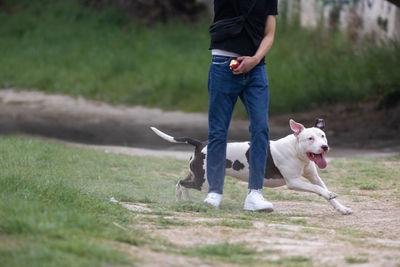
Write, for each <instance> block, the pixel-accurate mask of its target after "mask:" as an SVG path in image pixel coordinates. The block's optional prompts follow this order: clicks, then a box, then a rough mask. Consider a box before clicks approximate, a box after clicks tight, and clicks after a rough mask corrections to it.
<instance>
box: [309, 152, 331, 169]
mask: <svg viewBox="0 0 400 267" xmlns="http://www.w3.org/2000/svg"><path fill="white" fill-rule="evenodd" d="M307 157H308V158H309V159H310V160H311V161H314V162H315V164H317V166H318V168H320V169H325V168H326V166H327V165H328V163H326V160H325V152H322V153H321V154H314V153H312V152H307Z"/></svg>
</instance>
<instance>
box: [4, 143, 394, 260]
mask: <svg viewBox="0 0 400 267" xmlns="http://www.w3.org/2000/svg"><path fill="white" fill-rule="evenodd" d="M385 161H396V162H397V161H399V159H398V158H390V159H379V160H369V159H348V160H346V161H342V160H333V161H332V162H331V164H330V166H331V167H330V168H329V169H328V170H327V171H326V173H324V180H326V182H327V184H328V186H330V185H331V184H334V185H335V186H336V187H337V188H341V189H343V188H346V190H347V191H346V190H345V191H344V194H345V195H346V194H348V195H350V196H351V195H352V193H351V192H350V190H352V189H354V188H356V189H357V188H358V186H359V184H362V180H365V181H369V180H371V181H372V180H373V179H375V178H376V175H377V172H379V173H380V176H378V177H377V178H379V181H377V182H376V183H377V185H378V189H379V190H381V189H383V190H389V189H390V190H391V191H393V192H397V191H398V189H396V188H399V187H398V182H399V181H398V178H397V177H399V171H400V170H399V169H398V168H386V167H385V166H386V165H384V164H383V163H384V162H385ZM374 169H376V170H377V171H374ZM0 170H1V172H0V214H1V216H0V265H1V266H27V265H29V266H99V265H110V266H124V265H132V264H133V263H134V262H136V260H137V259H136V258H134V257H133V256H131V255H129V254H128V253H126V252H125V250H123V249H121V246H125V247H126V246H136V247H139V248H143V249H151V250H157V251H160V252H163V253H171V254H174V255H175V254H178V255H180V256H184V257H197V258H200V259H204V260H206V262H229V263H236V264H243V263H248V264H271V265H285V266H297V265H300V266H309V265H312V259H311V258H307V257H285V256H284V255H280V252H276V251H270V250H268V249H267V248H266V249H265V250H262V251H260V250H255V249H254V247H253V246H251V244H247V243H239V244H238V243H230V242H227V243H221V244H214V245H212V244H204V245H193V246H188V247H186V246H185V247H184V246H179V245H175V244H171V243H169V241H168V240H165V239H163V238H160V237H157V236H155V237H154V236H150V235H149V232H148V231H146V230H145V229H148V228H149V229H162V230H164V229H168V228H174V229H176V228H178V229H185V228H187V227H194V228H196V227H197V226H198V227H211V228H212V227H214V226H223V227H225V228H227V229H223V231H226V232H227V233H229V234H232V233H235V231H238V232H243V231H244V232H247V231H256V230H258V229H255V227H254V225H253V222H254V221H259V222H262V223H264V224H265V225H266V227H270V226H268V225H269V224H282V225H297V226H300V227H301V226H312V230H304V231H300V233H305V234H308V235H311V234H316V233H318V232H320V230H321V231H322V230H324V231H325V230H334V232H335V233H337V234H335V236H336V238H337V239H339V240H340V238H344V240H347V241H349V242H351V243H357V242H358V243H360V242H362V240H364V239H365V238H369V237H377V235H376V234H373V233H370V232H366V231H361V230H358V229H353V228H349V227H341V228H335V227H328V228H326V227H325V226H324V225H323V222H321V221H319V222H320V224H319V223H316V222H315V219H317V218H312V216H311V217H310V214H307V213H304V214H303V213H281V212H279V211H276V212H274V213H270V214H265V213H252V212H246V211H243V209H242V207H243V206H242V205H243V200H244V197H245V195H246V191H247V187H246V186H244V185H243V183H242V182H240V181H238V180H236V179H231V178H227V179H226V184H225V193H224V202H223V204H222V206H221V208H220V209H218V210H216V209H214V208H210V207H209V206H207V205H205V204H204V203H203V202H202V200H203V198H204V193H200V192H197V191H194V190H191V192H190V194H191V197H192V199H193V200H192V201H189V202H176V201H175V195H174V190H175V184H176V182H177V181H178V180H180V179H182V178H184V177H185V176H186V170H187V162H186V161H179V160H174V159H170V158H164V159H158V158H150V157H132V156H123V155H114V154H110V153H105V152H102V151H92V150H85V149H79V148H72V147H66V146H63V145H55V144H50V143H46V142H43V141H35V140H31V139H29V138H23V137H4V136H3V137H0ZM160 173H162V174H164V175H160ZM325 176H326V179H325ZM336 176H337V177H336ZM353 176H354V177H357V179H355V180H353V181H352V183H350V182H349V183H347V182H346V181H345V179H346V178H348V177H353ZM378 189H377V190H378ZM360 190H362V189H360ZM396 190H397V191H396ZM276 191H277V192H279V193H276V194H281V195H289V196H290V195H291V194H292V192H291V191H290V190H276ZM363 191H366V192H370V191H371V190H363ZM155 192H156V193H155ZM268 194H269V191H268V192H265V195H266V196H267V198H268ZM304 194H306V193H304ZM111 197H114V198H116V199H117V200H121V201H126V202H134V203H145V204H146V205H147V207H148V208H150V209H151V210H152V211H151V212H138V211H136V212H132V211H128V210H127V209H125V208H123V207H121V206H120V205H118V204H115V203H111V202H110V201H109V200H110V198H111ZM276 197H277V196H276ZM386 197H387V198H392V199H394V201H397V202H398V198H396V197H395V195H393V194H388V195H387V196H386ZM279 199H280V201H287V205H290V202H291V201H309V200H308V199H307V198H306V199H296V200H293V199H292V198H290V197H280V198H279ZM326 205H327V207H326V208H327V209H328V204H326ZM183 217H201V218H205V219H207V218H210V219H211V218H223V220H222V221H217V222H215V221H213V220H212V219H211V220H209V221H207V220H204V221H196V220H193V221H190V219H189V220H188V221H186V220H182V219H180V218H183ZM332 218H333V217H332ZM332 218H331V219H332ZM146 227H147V228H146ZM229 228H230V229H229ZM307 229H308V228H307ZM289 230H290V229H289ZM150 232H151V231H150ZM289 233H290V236H291V237H292V238H301V236H300V237H299V235H298V234H297V232H292V230H290V231H289ZM271 234H274V233H273V232H272V233H271ZM378 237H379V236H378ZM222 242H225V240H222ZM358 243H357V244H358ZM232 253H233V254H234V256H229V255H232ZM271 254H274V257H275V258H276V257H277V258H278V260H270V257H269V256H270V255H271Z"/></svg>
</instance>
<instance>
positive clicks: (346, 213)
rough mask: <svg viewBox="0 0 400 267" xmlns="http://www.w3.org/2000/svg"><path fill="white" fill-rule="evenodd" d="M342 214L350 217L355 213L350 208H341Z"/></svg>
mask: <svg viewBox="0 0 400 267" xmlns="http://www.w3.org/2000/svg"><path fill="white" fill-rule="evenodd" d="M339 211H340V213H342V214H343V215H350V214H352V213H353V211H352V210H351V209H350V208H346V207H344V206H343V207H341V208H340V210H339Z"/></svg>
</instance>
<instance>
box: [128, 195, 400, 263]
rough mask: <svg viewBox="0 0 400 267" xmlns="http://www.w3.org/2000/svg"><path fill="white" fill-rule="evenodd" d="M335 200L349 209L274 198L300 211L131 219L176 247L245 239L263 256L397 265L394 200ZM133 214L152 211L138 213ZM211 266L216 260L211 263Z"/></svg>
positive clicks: (279, 207) (398, 213) (398, 218)
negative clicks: (244, 223) (274, 216)
mask: <svg viewBox="0 0 400 267" xmlns="http://www.w3.org/2000/svg"><path fill="white" fill-rule="evenodd" d="M278 190H285V189H278ZM377 193H378V194H379V192H377ZM341 201H342V203H343V204H345V205H350V206H351V208H352V209H353V211H354V214H352V215H349V216H343V215H341V214H339V213H338V212H336V211H334V210H333V209H330V208H329V206H328V204H327V203H315V202H298V201H276V202H274V205H275V213H279V214H282V215H292V214H299V213H301V214H304V216H303V217H298V216H295V217H288V218H289V219H288V220H287V221H281V222H279V221H272V222H271V221H270V220H268V216H270V215H269V214H265V219H260V218H259V217H258V218H257V219H254V220H252V221H251V223H252V227H250V228H246V227H244V228H241V227H240V226H239V227H235V226H233V227H231V226H224V225H223V224H219V223H218V222H222V221H224V220H225V221H226V220H228V221H230V222H232V221H233V222H235V221H240V220H239V219H226V218H225V219H222V218H209V217H201V216H199V215H198V214H192V213H181V212H176V213H175V214H174V215H172V216H167V217H165V218H166V219H170V220H173V221H174V222H185V223H186V224H185V225H184V226H174V225H171V226H168V227H159V226H157V225H151V224H149V223H143V224H142V225H140V224H139V225H138V224H135V225H134V227H136V228H137V227H140V228H141V229H143V230H144V231H146V233H148V234H150V236H152V237H153V238H161V239H162V240H166V241H167V242H169V243H171V244H173V245H176V246H180V247H197V246H198V247H201V246H205V245H212V244H221V243H230V244H246V246H248V247H252V248H255V249H256V250H257V251H259V252H260V255H261V256H259V257H261V259H265V260H268V261H277V260H279V259H282V258H290V257H299V256H301V257H305V258H309V259H311V261H312V265H313V266H321V265H328V266H345V265H348V264H349V263H353V262H354V261H355V262H356V263H357V262H358V263H362V265H363V266H385V267H386V266H399V264H400V206H399V203H398V202H397V203H394V202H393V201H392V202H390V201H387V199H386V200H385V199H373V198H370V197H362V198H361V201H359V202H354V201H351V200H350V199H349V198H348V197H341ZM136 216H144V217H146V216H154V215H146V214H145V213H142V214H138V215H136ZM296 222H299V223H296ZM263 252H265V253H263ZM145 258H146V257H145ZM187 259H188V261H187V262H185V260H184V259H182V258H181V257H179V262H177V266H183V265H185V263H186V264H192V263H193V262H190V261H193V258H191V257H188V258H187ZM310 263H311V262H310ZM198 264H200V265H201V263H198ZM172 265H174V264H172ZM213 265H214V266H215V265H218V263H216V262H214V263H213Z"/></svg>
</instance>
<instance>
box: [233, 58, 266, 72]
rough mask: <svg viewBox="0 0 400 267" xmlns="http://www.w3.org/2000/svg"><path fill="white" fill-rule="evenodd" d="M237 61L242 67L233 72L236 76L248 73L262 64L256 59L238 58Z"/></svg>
mask: <svg viewBox="0 0 400 267" xmlns="http://www.w3.org/2000/svg"><path fill="white" fill-rule="evenodd" d="M236 60H237V61H239V62H240V65H239V67H237V68H236V69H234V70H232V73H233V74H235V75H239V74H242V73H247V72H249V71H251V70H252V69H253V68H254V67H255V66H256V65H257V64H258V63H260V61H259V60H258V59H257V58H255V57H238V58H237V59H236Z"/></svg>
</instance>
